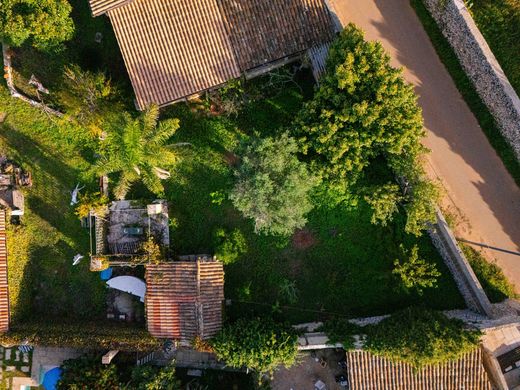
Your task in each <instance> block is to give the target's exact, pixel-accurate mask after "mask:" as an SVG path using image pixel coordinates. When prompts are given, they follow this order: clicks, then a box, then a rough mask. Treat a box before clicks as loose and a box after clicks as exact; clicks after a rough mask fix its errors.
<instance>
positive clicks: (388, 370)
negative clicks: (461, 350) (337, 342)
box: [347, 348, 492, 390]
mask: <svg viewBox="0 0 520 390" xmlns="http://www.w3.org/2000/svg"><path fill="white" fill-rule="evenodd" d="M347 371H348V378H349V382H350V389H351V390H409V389H414V390H431V389H442V390H460V389H468V390H469V389H471V390H491V389H492V386H491V383H490V381H489V378H488V376H487V373H486V371H485V369H484V366H483V363H482V351H481V350H480V348H479V349H476V350H475V351H473V352H470V353H469V354H467V355H465V356H463V357H462V358H460V359H459V360H456V361H453V362H450V363H447V364H444V365H436V366H427V367H425V368H424V369H422V370H421V371H419V372H417V373H415V372H414V371H413V368H412V367H411V366H409V365H408V364H406V363H400V362H391V361H390V360H388V359H385V358H383V357H380V356H375V355H372V354H371V353H369V352H366V351H351V352H347Z"/></svg>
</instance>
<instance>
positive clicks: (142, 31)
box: [108, 0, 240, 108]
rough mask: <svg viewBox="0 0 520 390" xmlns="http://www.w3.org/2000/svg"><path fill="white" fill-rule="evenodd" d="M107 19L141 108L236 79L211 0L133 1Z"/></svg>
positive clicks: (234, 65)
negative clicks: (110, 22) (112, 28)
mask: <svg viewBox="0 0 520 390" xmlns="http://www.w3.org/2000/svg"><path fill="white" fill-rule="evenodd" d="M108 15H109V16H110V20H111V21H112V25H113V26H114V31H115V34H116V37H117V41H118V42H119V46H120V48H121V52H122V54H123V58H124V60H125V64H126V67H127V70H128V74H129V76H130V80H131V82H132V85H133V87H134V91H135V94H136V98H137V103H138V106H139V107H140V108H144V107H146V106H147V105H149V104H150V103H157V104H160V105H163V104H166V103H170V102H172V101H175V100H177V99H180V98H182V97H185V96H188V95H192V94H194V93H197V92H199V91H203V90H206V89H208V88H211V87H214V86H217V85H220V84H223V83H225V82H226V81H228V80H230V79H233V78H236V77H239V75H240V71H239V68H238V65H237V63H236V61H235V58H234V54H233V50H232V47H231V42H230V40H229V37H228V35H227V33H226V30H225V25H224V24H225V23H224V20H223V19H222V16H221V15H220V12H219V10H218V6H217V1H216V0H204V1H200V0H135V1H133V2H131V3H129V4H127V5H125V6H124V7H119V8H116V9H113V10H111V11H109V13H108Z"/></svg>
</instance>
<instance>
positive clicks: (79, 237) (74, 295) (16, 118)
mask: <svg viewBox="0 0 520 390" xmlns="http://www.w3.org/2000/svg"><path fill="white" fill-rule="evenodd" d="M0 107H1V110H2V111H3V112H6V113H7V118H6V120H5V122H4V123H3V124H1V125H0V130H1V131H0V151H1V154H2V155H4V154H5V155H7V156H8V157H9V158H11V159H13V160H15V161H16V162H18V163H19V164H21V165H22V166H23V167H24V168H25V169H26V170H28V171H30V172H31V173H32V175H33V187H32V188H30V189H27V191H26V193H25V195H26V199H25V206H26V213H25V215H24V216H23V217H22V224H21V225H20V226H10V227H9V232H8V250H9V287H10V291H9V292H10V299H11V315H12V318H13V320H14V321H18V320H22V319H26V318H28V317H32V318H41V317H52V318H54V319H66V318H69V317H74V318H92V317H96V316H99V315H100V314H101V313H102V310H103V308H104V299H105V298H104V296H105V289H104V287H103V284H102V283H101V280H100V279H99V275H98V274H94V273H91V272H89V270H88V262H87V261H85V260H84V261H83V262H82V263H81V264H80V265H78V266H76V267H72V257H73V256H74V255H75V254H76V253H82V254H84V255H86V254H88V248H89V245H88V243H89V241H88V240H89V238H88V233H87V231H86V230H84V229H82V228H81V227H80V224H79V220H78V219H77V217H76V216H75V215H74V211H73V208H72V207H70V206H69V202H70V193H69V191H70V190H71V189H72V188H73V187H74V186H75V184H76V183H77V182H80V183H89V182H92V183H93V181H92V180H93V179H92V176H89V175H88V174H85V172H86V171H87V170H88V168H89V162H88V161H87V159H86V158H85V156H87V157H89V156H91V155H92V150H91V149H90V146H91V145H90V141H89V139H88V138H86V137H84V134H85V133H84V132H81V131H80V129H77V128H74V127H72V126H69V125H67V124H64V123H61V124H60V125H58V124H57V123H53V121H54V120H55V119H53V118H49V117H47V116H46V115H45V114H42V113H40V112H39V111H38V110H35V109H33V108H31V107H30V106H28V105H26V104H25V103H22V102H21V101H19V100H17V99H12V98H11V97H9V96H8V93H7V90H6V88H5V87H4V86H1V87H0Z"/></svg>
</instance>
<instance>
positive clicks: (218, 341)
mask: <svg viewBox="0 0 520 390" xmlns="http://www.w3.org/2000/svg"><path fill="white" fill-rule="evenodd" d="M211 346H212V347H213V350H214V352H215V354H216V355H217V358H218V359H220V360H222V361H224V362H225V363H226V364H227V365H228V366H230V367H234V368H246V367H247V368H249V369H251V370H253V371H255V372H257V373H258V374H259V375H261V374H265V373H269V374H272V373H273V372H274V370H275V369H276V368H277V367H279V366H284V367H290V366H292V365H293V364H294V363H295V361H296V355H297V353H298V349H297V335H296V333H295V331H294V329H292V328H291V327H288V326H285V325H283V324H279V323H275V322H273V321H271V320H269V319H267V318H256V319H252V320H245V319H240V320H238V321H237V322H235V323H233V324H231V325H228V326H226V327H225V328H224V329H223V330H222V331H221V332H220V333H219V334H218V335H217V336H216V337H215V338H214V339H213V340H211Z"/></svg>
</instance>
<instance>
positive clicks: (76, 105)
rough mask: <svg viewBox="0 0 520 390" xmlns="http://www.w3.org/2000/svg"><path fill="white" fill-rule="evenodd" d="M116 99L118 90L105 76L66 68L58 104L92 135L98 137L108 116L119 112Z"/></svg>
mask: <svg viewBox="0 0 520 390" xmlns="http://www.w3.org/2000/svg"><path fill="white" fill-rule="evenodd" d="M116 96H117V89H116V88H115V87H114V86H113V85H112V83H111V81H110V79H109V78H108V77H107V76H106V75H105V74H104V73H102V72H98V73H92V72H89V71H84V70H82V69H81V68H80V67H79V66H78V65H71V66H67V67H65V71H64V74H63V88H61V90H60V92H59V98H60V103H61V104H62V105H63V106H64V108H65V110H66V113H67V115H68V117H69V118H71V119H73V120H75V121H76V122H78V123H79V124H80V125H82V126H85V127H87V128H88V129H89V130H90V132H91V134H93V135H96V136H101V135H102V134H103V131H104V126H105V125H107V122H108V120H107V119H108V118H109V116H110V114H111V113H114V112H117V111H119V110H121V109H122V107H121V104H120V103H118V102H117V100H116V99H114V97H116Z"/></svg>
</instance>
